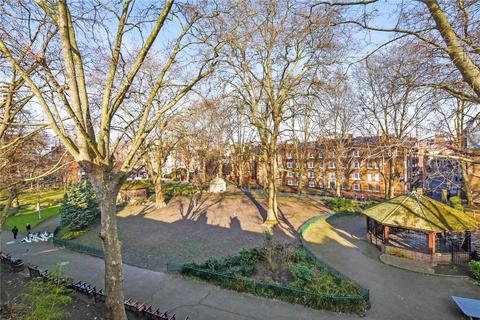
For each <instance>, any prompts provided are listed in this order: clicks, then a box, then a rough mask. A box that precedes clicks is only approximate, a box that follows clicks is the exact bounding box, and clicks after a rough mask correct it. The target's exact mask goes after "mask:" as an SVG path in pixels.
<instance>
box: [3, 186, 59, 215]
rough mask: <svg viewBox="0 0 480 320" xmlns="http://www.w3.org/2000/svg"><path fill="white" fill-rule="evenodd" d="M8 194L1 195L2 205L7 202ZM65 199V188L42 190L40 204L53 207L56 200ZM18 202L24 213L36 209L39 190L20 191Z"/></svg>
mask: <svg viewBox="0 0 480 320" xmlns="http://www.w3.org/2000/svg"><path fill="white" fill-rule="evenodd" d="M6 197H7V195H4V194H2V195H0V205H2V204H5V202H6V200H7V199H6ZM62 199H63V189H58V190H44V191H40V206H41V207H51V206H53V205H54V204H55V202H60V201H61V200H62ZM18 202H19V204H20V206H21V207H22V210H21V211H20V212H21V213H22V214H23V213H28V211H32V210H35V207H36V205H37V192H36V190H27V191H25V192H22V193H20V195H19V196H18Z"/></svg>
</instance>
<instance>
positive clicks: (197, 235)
mask: <svg viewBox="0 0 480 320" xmlns="http://www.w3.org/2000/svg"><path fill="white" fill-rule="evenodd" d="M278 203H279V209H280V215H281V224H280V227H278V228H276V229H275V230H274V231H273V233H274V237H275V238H276V239H277V240H279V241H282V242H292V241H296V239H297V238H298V232H299V229H300V227H301V226H302V224H303V223H304V222H305V221H307V220H308V219H309V218H311V217H313V216H315V215H318V214H319V213H322V212H327V211H328V209H327V208H326V207H324V206H323V204H322V203H321V202H319V201H316V200H313V199H308V198H301V199H300V198H298V197H295V196H280V197H279V199H278ZM265 208H266V201H265V197H264V196H263V195H262V194H260V193H243V192H240V191H238V192H230V193H226V194H222V195H212V194H207V193H203V194H197V195H194V196H189V197H187V196H179V197H176V198H174V199H172V200H171V201H170V202H169V203H168V205H167V207H165V208H162V209H158V210H157V209H154V208H152V207H148V206H137V207H127V208H125V209H124V210H121V211H120V212H119V213H118V217H119V219H118V229H119V235H120V239H121V241H122V250H123V257H124V262H125V263H127V264H130V265H135V266H139V267H143V268H148V269H152V270H161V271H162V270H165V267H166V264H167V263H168V262H190V261H197V262H200V261H203V260H205V259H206V258H208V257H211V256H220V257H221V256H226V255H230V254H235V253H236V252H238V251H239V250H240V249H241V248H243V247H255V246H259V245H261V244H262V242H263V237H264V236H263V233H264V232H265V231H266V230H267V227H266V226H265V225H263V224H262V223H263V221H264V219H265ZM98 233H99V226H97V227H95V228H93V229H92V230H90V231H89V232H87V233H86V234H84V235H82V236H81V237H80V238H78V239H76V240H74V241H76V242H80V243H83V244H86V245H88V246H94V247H97V248H101V242H100V239H99V237H98Z"/></svg>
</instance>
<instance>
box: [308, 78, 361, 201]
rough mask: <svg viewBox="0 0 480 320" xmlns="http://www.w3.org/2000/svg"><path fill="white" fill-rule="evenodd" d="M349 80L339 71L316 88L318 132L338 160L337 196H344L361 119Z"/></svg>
mask: <svg viewBox="0 0 480 320" xmlns="http://www.w3.org/2000/svg"><path fill="white" fill-rule="evenodd" d="M347 81H348V80H347V78H346V77H345V76H342V75H341V74H337V75H336V76H334V77H333V78H332V79H331V80H330V82H328V83H325V84H323V85H322V86H321V87H320V88H318V89H317V90H316V92H317V93H316V96H317V98H318V101H319V102H318V104H319V108H318V109H317V119H318V122H319V123H320V131H319V133H320V134H321V135H322V137H323V138H324V145H325V150H327V151H329V152H327V153H328V155H327V156H332V158H333V161H334V163H335V179H336V182H335V188H334V189H335V195H336V196H337V197H341V196H342V186H343V184H344V180H345V179H344V177H349V176H350V169H351V160H352V159H353V158H352V155H351V152H352V150H351V145H352V135H353V132H354V130H355V129H356V126H357V121H358V120H359V115H358V110H357V108H356V107H355V103H354V100H353V93H352V91H351V89H350V87H349V85H348V82H347ZM347 180H348V178H347Z"/></svg>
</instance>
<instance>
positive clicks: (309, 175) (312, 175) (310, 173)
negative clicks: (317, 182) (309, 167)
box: [308, 171, 315, 179]
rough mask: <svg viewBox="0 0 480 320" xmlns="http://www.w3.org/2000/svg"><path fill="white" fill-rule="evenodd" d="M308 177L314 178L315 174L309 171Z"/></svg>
mask: <svg viewBox="0 0 480 320" xmlns="http://www.w3.org/2000/svg"><path fill="white" fill-rule="evenodd" d="M308 178H309V179H313V178H315V174H314V173H313V172H312V171H309V172H308Z"/></svg>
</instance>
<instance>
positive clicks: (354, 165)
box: [352, 161, 360, 169]
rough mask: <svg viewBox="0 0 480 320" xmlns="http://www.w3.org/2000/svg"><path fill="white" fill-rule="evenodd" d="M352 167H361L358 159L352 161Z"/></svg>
mask: <svg viewBox="0 0 480 320" xmlns="http://www.w3.org/2000/svg"><path fill="white" fill-rule="evenodd" d="M352 168H353V169H359V168H360V162H358V161H355V162H353V163H352Z"/></svg>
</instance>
